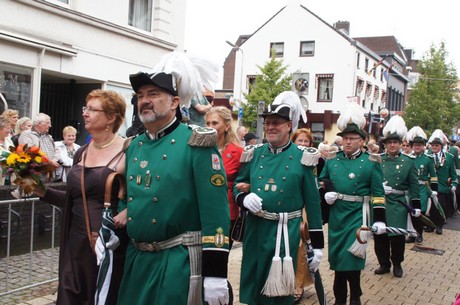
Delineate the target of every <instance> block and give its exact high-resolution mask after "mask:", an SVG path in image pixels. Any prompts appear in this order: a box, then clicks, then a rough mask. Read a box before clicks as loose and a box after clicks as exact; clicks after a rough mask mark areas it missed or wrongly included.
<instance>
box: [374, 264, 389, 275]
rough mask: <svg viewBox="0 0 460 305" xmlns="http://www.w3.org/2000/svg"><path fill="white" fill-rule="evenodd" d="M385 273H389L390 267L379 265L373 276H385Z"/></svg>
mask: <svg viewBox="0 0 460 305" xmlns="http://www.w3.org/2000/svg"><path fill="white" fill-rule="evenodd" d="M385 273H390V266H383V265H380V267H378V268H377V269H375V270H374V274H385Z"/></svg>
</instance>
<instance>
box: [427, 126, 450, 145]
mask: <svg viewBox="0 0 460 305" xmlns="http://www.w3.org/2000/svg"><path fill="white" fill-rule="evenodd" d="M436 138H438V139H440V140H441V142H444V141H448V140H449V139H448V138H447V136H446V135H445V134H444V132H442V130H441V129H436V130H435V131H433V133H432V134H431V137H430V139H429V140H428V143H431V142H433V140H434V139H436Z"/></svg>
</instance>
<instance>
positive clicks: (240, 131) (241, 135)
mask: <svg viewBox="0 0 460 305" xmlns="http://www.w3.org/2000/svg"><path fill="white" fill-rule="evenodd" d="M247 133H248V129H247V128H246V127H244V126H243V125H241V126H238V127H237V128H236V136H237V137H238V141H240V145H241V146H246V141H244V135H245V134H247Z"/></svg>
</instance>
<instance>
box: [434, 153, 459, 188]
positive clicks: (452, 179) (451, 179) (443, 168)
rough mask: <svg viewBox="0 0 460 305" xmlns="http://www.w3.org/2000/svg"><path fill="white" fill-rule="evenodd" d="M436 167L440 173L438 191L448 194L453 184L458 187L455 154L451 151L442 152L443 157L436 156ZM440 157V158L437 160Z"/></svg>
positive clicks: (438, 173)
mask: <svg viewBox="0 0 460 305" xmlns="http://www.w3.org/2000/svg"><path fill="white" fill-rule="evenodd" d="M433 155H434V156H435V169H436V173H437V175H438V191H439V192H440V193H445V194H448V193H449V192H450V188H451V187H452V186H455V187H457V184H458V180H457V172H456V170H455V162H454V161H455V160H454V156H452V154H450V153H446V152H444V151H443V152H442V157H441V158H440V159H439V158H436V155H435V154H433ZM437 159H438V160H437Z"/></svg>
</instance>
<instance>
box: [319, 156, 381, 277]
mask: <svg viewBox="0 0 460 305" xmlns="http://www.w3.org/2000/svg"><path fill="white" fill-rule="evenodd" d="M380 161H381V160H380V156H379V155H374V154H372V155H371V154H369V153H368V152H360V153H359V154H357V155H355V156H353V157H352V158H347V157H346V156H345V154H344V153H343V152H338V153H337V155H336V156H335V157H333V158H331V159H329V160H327V161H326V164H325V165H324V168H323V170H322V172H321V175H320V177H319V180H320V181H322V180H324V179H330V180H331V182H332V185H333V187H334V191H335V192H337V193H340V194H345V195H351V196H370V197H371V202H370V206H371V207H372V211H373V212H374V213H373V214H374V215H370V216H371V218H374V219H370V220H369V224H372V223H373V221H384V220H385V200H384V190H383V185H382V183H383V176H382V168H381V166H380ZM362 225H363V202H362V201H361V202H353V201H347V200H343V199H337V200H336V201H335V202H334V204H333V205H332V206H331V207H330V212H329V225H328V228H329V232H328V239H329V240H328V245H329V263H330V266H331V269H332V270H336V271H351V270H362V269H364V265H365V259H363V258H358V257H356V256H354V255H353V254H351V253H350V252H349V251H348V248H350V246H351V245H352V244H353V243H354V242H355V241H356V231H357V230H358V229H359V228H360V227H361V226H362Z"/></svg>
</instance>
